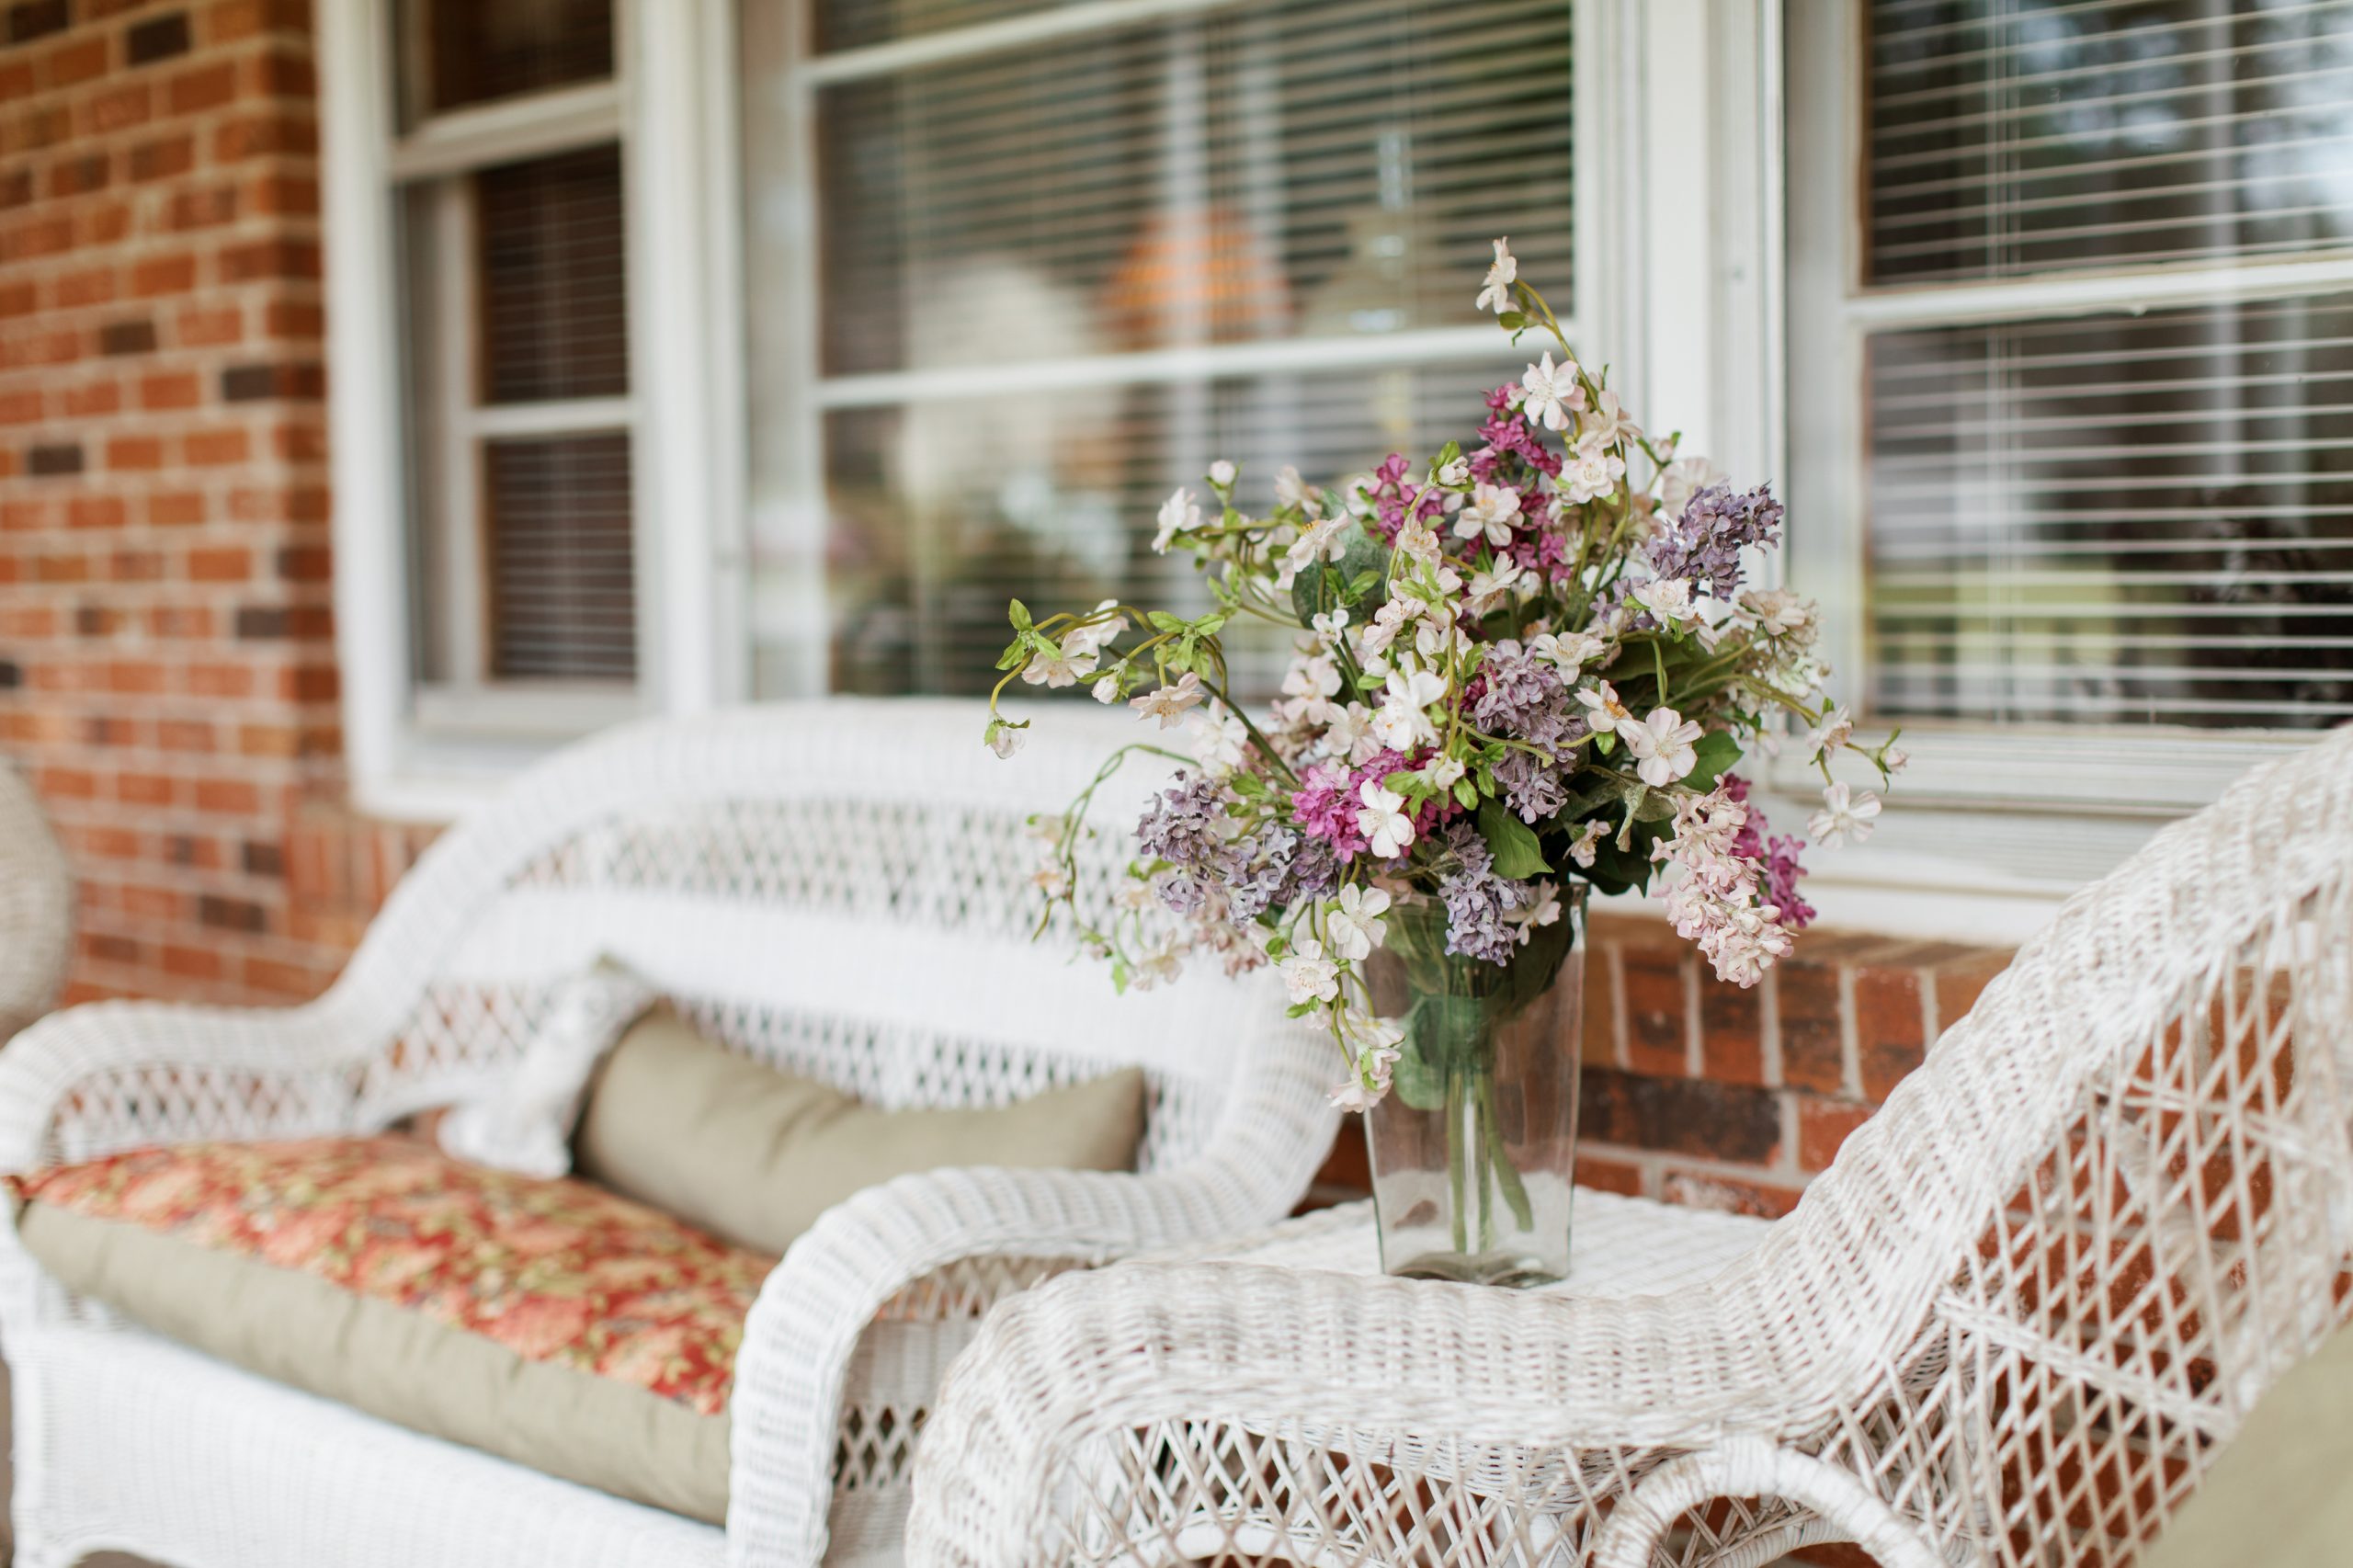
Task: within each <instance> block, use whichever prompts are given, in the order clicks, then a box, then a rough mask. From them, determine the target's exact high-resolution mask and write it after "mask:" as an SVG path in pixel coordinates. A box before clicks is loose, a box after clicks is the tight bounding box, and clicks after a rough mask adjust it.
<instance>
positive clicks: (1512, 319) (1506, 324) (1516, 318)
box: [1495, 311, 1528, 332]
mask: <svg viewBox="0 0 2353 1568" xmlns="http://www.w3.org/2000/svg"><path fill="white" fill-rule="evenodd" d="M1495 324H1497V325H1498V326H1501V327H1502V328H1503V329H1504V330H1505V331H1506V332H1520V331H1524V330H1525V329H1526V328H1527V326H1528V312H1525V311H1506V312H1503V313H1502V314H1500V315H1498V316H1497V317H1495Z"/></svg>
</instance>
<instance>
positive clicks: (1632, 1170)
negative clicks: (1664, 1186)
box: [1576, 1154, 1643, 1198]
mask: <svg viewBox="0 0 2353 1568" xmlns="http://www.w3.org/2000/svg"><path fill="white" fill-rule="evenodd" d="M1576 1182H1577V1185H1578V1186H1579V1187H1597V1188H1598V1189H1600V1190H1601V1191H1603V1192H1622V1193H1624V1194H1625V1195H1626V1196H1627V1197H1629V1198H1640V1197H1641V1196H1642V1195H1643V1168H1642V1167H1641V1166H1640V1165H1628V1164H1627V1163H1626V1162H1625V1161H1623V1160H1605V1159H1600V1158H1597V1157H1595V1156H1592V1155H1586V1154H1580V1155H1578V1156H1577V1174H1576Z"/></svg>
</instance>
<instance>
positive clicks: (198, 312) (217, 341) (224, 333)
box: [177, 304, 245, 348]
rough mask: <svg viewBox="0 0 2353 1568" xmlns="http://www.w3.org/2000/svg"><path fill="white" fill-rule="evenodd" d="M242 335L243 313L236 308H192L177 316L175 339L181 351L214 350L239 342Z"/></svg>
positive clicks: (215, 306)
mask: <svg viewBox="0 0 2353 1568" xmlns="http://www.w3.org/2000/svg"><path fill="white" fill-rule="evenodd" d="M244 335H245V312H244V307H242V306H239V305H214V304H205V305H194V306H190V307H189V308H188V309H187V310H184V311H182V312H180V313H179V321H178V332H177V336H178V339H179V343H180V346H181V347H184V348H213V347H219V346H221V345H222V344H224V343H239V342H242V341H244Z"/></svg>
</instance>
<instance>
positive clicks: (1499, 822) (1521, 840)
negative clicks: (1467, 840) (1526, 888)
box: [1479, 801, 1552, 881]
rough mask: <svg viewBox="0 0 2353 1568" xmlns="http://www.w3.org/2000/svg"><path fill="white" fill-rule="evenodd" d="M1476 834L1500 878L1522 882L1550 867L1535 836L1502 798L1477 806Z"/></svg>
mask: <svg viewBox="0 0 2353 1568" xmlns="http://www.w3.org/2000/svg"><path fill="white" fill-rule="evenodd" d="M1479 836H1480V837H1482V838H1483V839H1485V840H1486V841H1487V848H1488V851H1489V852H1490V853H1492V854H1493V855H1494V856H1495V875H1497V876H1499V877H1503V878H1505V879H1506V880H1508V881H1526V880H1527V879H1529V877H1540V876H1542V875H1543V874H1544V873H1545V872H1547V871H1549V870H1551V869H1552V866H1551V865H1550V864H1548V863H1547V862H1546V861H1545V858H1544V850H1543V847H1542V846H1540V845H1539V844H1538V843H1537V842H1536V835H1535V834H1534V833H1533V832H1531V831H1529V826H1528V824H1526V823H1524V822H1522V821H1520V820H1519V819H1518V817H1516V816H1514V815H1512V814H1511V812H1510V811H1509V810H1508V809H1507V808H1506V806H1505V805H1504V803H1503V802H1502V801H1487V802H1486V803H1485V804H1483V805H1482V806H1481V807H1480V808H1479Z"/></svg>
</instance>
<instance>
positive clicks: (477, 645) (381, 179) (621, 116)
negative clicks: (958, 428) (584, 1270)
mask: <svg viewBox="0 0 2353 1568" xmlns="http://www.w3.org/2000/svg"><path fill="white" fill-rule="evenodd" d="M730 15H731V10H730V7H728V6H723V5H722V6H671V5H666V4H665V5H652V4H646V3H642V0H462V3H461V0H350V3H349V4H346V5H336V6H324V7H322V8H321V15H320V28H319V60H320V66H321V73H322V91H321V94H320V100H321V110H322V116H323V126H322V131H323V142H324V155H325V165H326V177H325V186H324V197H325V203H326V213H325V220H326V222H325V228H326V238H327V244H326V260H327V267H328V290H329V294H330V301H331V304H332V305H333V309H332V310H331V311H330V312H329V331H330V333H331V335H332V340H331V343H330V351H331V353H332V354H333V357H334V371H335V373H334V377H333V380H332V386H333V392H334V403H333V411H332V412H333V417H334V442H333V455H334V462H335V548H336V570H335V584H336V619H337V635H338V644H339V651H340V653H341V656H342V664H343V676H344V693H345V734H346V751H347V756H348V757H349V759H350V762H351V767H352V772H353V776H354V784H355V789H356V792H357V793H358V797H359V800H360V802H361V803H362V804H363V805H364V806H366V807H367V808H369V809H370V810H374V811H379V812H389V813H392V814H425V815H446V814H447V813H448V812H449V811H450V810H452V809H454V808H456V807H459V806H461V805H462V804H464V803H465V802H467V801H472V800H475V799H479V798H480V795H481V793H482V790H483V788H484V786H486V785H491V784H494V783H495V782H496V781H497V780H498V779H500V778H504V777H505V776H506V775H507V774H509V773H511V772H512V771H513V769H514V768H515V767H517V766H518V765H520V764H522V763H524V762H527V761H529V759H530V758H531V757H532V756H536V755H538V754H539V753H540V752H542V751H544V750H546V749H548V748H549V747H550V746H551V745H554V744H559V743H561V742H563V741H564V740H568V739H570V738H573V737H574V736H577V735H579V734H583V733H586V732H588V731H590V730H592V729H595V728H597V727H598V726H600V725H603V724H606V723H609V722H613V721H615V720H617V719H620V718H625V717H628V716H630V715H631V714H634V713H638V712H642V711H649V710H652V711H661V710H667V711H678V710H688V709H693V708H697V707H700V706H704V705H707V704H709V703H711V702H714V701H720V700H724V699H727V698H729V697H730V696H733V695H735V694H736V693H738V692H740V690H741V683H740V681H736V680H733V679H731V678H730V674H729V672H730V670H731V669H732V668H733V665H735V663H736V662H738V661H739V660H740V655H741V649H742V647H743V639H742V632H741V618H740V616H739V615H737V614H734V613H732V611H731V606H732V604H733V601H734V599H735V598H736V597H737V593H738V590H737V589H736V588H735V586H734V584H735V579H734V578H733V575H732V562H733V559H734V555H735V547H734V542H733V540H734V535H733V530H732V528H730V526H729V519H730V517H732V516H733V514H734V511H735V507H736V502H735V496H736V494H737V492H738V489H739V486H738V485H737V484H736V483H734V482H733V481H732V480H731V479H730V478H729V477H728V476H729V475H730V474H731V473H734V472H740V471H741V463H742V458H741V427H740V424H739V415H737V413H736V411H737V410H738V409H739V408H740V395H739V393H738V392H736V390H735V388H736V385H737V383H738V381H739V379H740V369H741V363H742V346H741V334H740V331H739V330H738V329H737V327H736V325H735V324H736V322H737V321H738V319H739V313H738V312H737V309H736V304H737V301H738V300H739V290H738V287H737V285H736V283H735V281H734V275H733V268H732V267H727V266H722V265H720V264H719V262H718V260H717V258H722V257H732V256H733V255H734V254H735V251H736V243H735V237H734V236H735V233H736V230H735V217H736V213H735V210H734V207H733V194H734V190H735V187H736V176H735V170H734V164H733V151H734V147H735V144H736V143H735V135H734V132H735V106H734V101H733V94H732V91H730V90H729V89H730V88H731V87H732V81H733V79H732V76H728V75H725V74H720V79H719V80H717V81H714V80H713V77H714V67H712V66H711V65H710V64H709V63H708V62H710V61H715V60H721V59H723V58H724V53H723V44H724V40H725V39H726V37H727V36H728V32H727V27H726V26H725V25H724V24H726V22H727V19H728V17H730ZM731 649H732V650H733V652H732V653H731V652H730V650H731Z"/></svg>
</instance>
